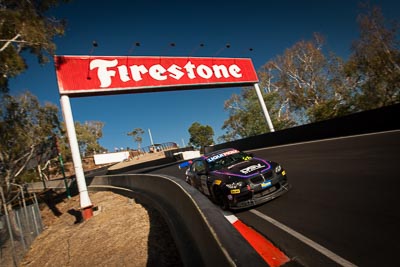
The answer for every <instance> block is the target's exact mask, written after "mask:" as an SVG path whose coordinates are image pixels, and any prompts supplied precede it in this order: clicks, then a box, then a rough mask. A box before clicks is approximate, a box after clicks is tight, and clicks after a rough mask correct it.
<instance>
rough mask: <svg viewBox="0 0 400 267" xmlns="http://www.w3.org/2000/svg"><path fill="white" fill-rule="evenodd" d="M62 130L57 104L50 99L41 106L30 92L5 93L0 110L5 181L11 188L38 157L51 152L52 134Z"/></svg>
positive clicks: (0, 171) (1, 170) (0, 161)
mask: <svg viewBox="0 0 400 267" xmlns="http://www.w3.org/2000/svg"><path fill="white" fill-rule="evenodd" d="M59 133H60V124H59V119H58V108H57V106H55V105H53V104H49V103H47V104H45V105H44V106H41V105H40V103H39V101H38V99H37V98H36V97H35V96H34V95H32V94H31V93H29V92H27V93H24V94H21V95H20V96H18V97H13V96H10V95H7V94H6V95H3V97H2V98H1V110H0V164H1V165H0V174H1V176H0V183H1V185H6V186H7V188H9V185H10V183H15V182H16V180H17V177H18V176H19V175H20V174H21V173H22V172H23V171H24V170H26V169H28V168H29V165H32V164H33V163H32V162H33V161H34V159H35V158H36V157H39V156H42V154H45V153H50V152H51V151H52V150H53V148H54V142H53V138H52V137H53V135H55V134H56V135H57V134H59ZM55 156H56V155H55ZM34 167H36V166H34Z"/></svg>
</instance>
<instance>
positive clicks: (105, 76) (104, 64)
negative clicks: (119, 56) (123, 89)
mask: <svg viewBox="0 0 400 267" xmlns="http://www.w3.org/2000/svg"><path fill="white" fill-rule="evenodd" d="M117 64H118V60H116V59H114V60H111V61H110V60H102V59H95V60H92V61H91V62H90V70H93V69H95V68H98V70H97V77H98V78H99V80H100V87H108V86H110V85H111V77H113V76H115V70H107V68H110V67H115V66H117Z"/></svg>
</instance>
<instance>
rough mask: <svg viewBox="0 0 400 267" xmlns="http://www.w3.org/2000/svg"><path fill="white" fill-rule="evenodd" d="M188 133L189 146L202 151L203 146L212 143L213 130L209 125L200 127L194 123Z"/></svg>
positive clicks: (200, 125)
mask: <svg viewBox="0 0 400 267" xmlns="http://www.w3.org/2000/svg"><path fill="white" fill-rule="evenodd" d="M188 132H189V134H190V139H189V145H190V146H193V147H195V148H200V149H201V150H203V149H204V147H205V146H209V145H212V144H213V143H214V139H213V136H214V130H213V128H212V127H211V126H209V125H202V124H200V123H198V122H194V123H192V125H191V126H190V127H189V129H188Z"/></svg>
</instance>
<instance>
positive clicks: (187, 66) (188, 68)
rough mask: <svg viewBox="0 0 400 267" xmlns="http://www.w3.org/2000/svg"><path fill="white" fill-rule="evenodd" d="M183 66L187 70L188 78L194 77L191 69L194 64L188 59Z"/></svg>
mask: <svg viewBox="0 0 400 267" xmlns="http://www.w3.org/2000/svg"><path fill="white" fill-rule="evenodd" d="M183 68H184V69H185V70H186V71H187V74H188V77H189V79H194V78H196V75H194V71H193V69H194V68H196V66H195V65H194V64H193V63H192V62H190V61H188V63H186V65H185V66H184V67H183Z"/></svg>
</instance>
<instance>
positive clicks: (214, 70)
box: [90, 59, 242, 87]
mask: <svg viewBox="0 0 400 267" xmlns="http://www.w3.org/2000/svg"><path fill="white" fill-rule="evenodd" d="M117 65H118V60H117V59H114V60H103V59H94V60H92V61H91V62H90V70H94V69H96V68H97V77H98V78H99V80H100V87H109V86H110V85H111V83H112V77H115V74H116V71H115V70H110V69H109V68H112V67H116V66H117ZM128 68H129V70H130V73H129V72H128ZM182 69H185V71H186V72H185V71H183V70H182ZM117 70H118V74H119V78H120V80H121V81H122V82H128V81H130V80H131V79H133V80H134V81H135V82H137V81H140V80H143V75H144V74H146V73H149V75H150V77H151V78H153V79H155V80H158V81H164V80H167V79H168V76H169V77H171V78H173V79H175V80H179V79H181V78H182V77H183V76H184V75H185V73H186V75H187V77H188V78H189V79H195V78H196V74H197V75H198V76H199V77H201V78H203V79H210V78H211V77H212V76H213V75H214V76H215V78H217V79H219V78H222V77H224V78H229V77H230V76H232V77H235V78H241V77H242V73H241V71H242V70H241V69H240V67H239V66H238V65H236V64H232V65H230V66H228V67H227V66H225V65H213V66H212V67H209V66H207V65H204V64H200V65H198V66H197V67H196V65H195V64H193V63H192V62H191V61H188V62H187V63H186V64H185V66H183V68H182V67H180V66H178V65H175V64H172V65H171V66H169V67H168V69H165V67H164V66H162V65H160V64H156V65H152V66H150V67H149V69H147V67H146V66H144V65H131V66H126V65H120V66H117ZM129 74H130V75H131V76H129Z"/></svg>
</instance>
